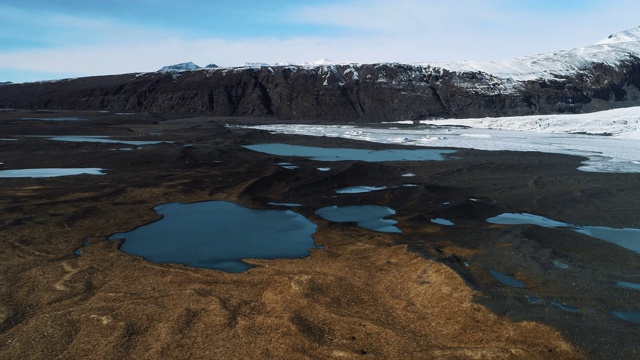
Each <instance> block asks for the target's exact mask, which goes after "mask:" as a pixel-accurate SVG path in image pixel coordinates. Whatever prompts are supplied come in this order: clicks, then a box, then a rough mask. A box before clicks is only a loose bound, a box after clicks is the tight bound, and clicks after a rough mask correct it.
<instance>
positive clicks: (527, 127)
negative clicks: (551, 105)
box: [420, 107, 640, 147]
mask: <svg viewBox="0 0 640 360" xmlns="http://www.w3.org/2000/svg"><path fill="white" fill-rule="evenodd" d="M420 124H425V125H457V126H469V127H473V128H479V129H500V130H518V131H536V132H544V133H565V134H571V133H581V134H588V135H603V134H605V135H609V136H613V137H616V138H624V139H638V140H640V107H630V108H622V109H613V110H607V111H600V112H595V113H589V114H562V115H531V116H508V117H499V118H476V119H473V118H471V119H446V120H422V121H420ZM466 136H481V135H480V134H469V135H466ZM483 136H486V135H483ZM638 146H639V147H640V144H639V145H638Z"/></svg>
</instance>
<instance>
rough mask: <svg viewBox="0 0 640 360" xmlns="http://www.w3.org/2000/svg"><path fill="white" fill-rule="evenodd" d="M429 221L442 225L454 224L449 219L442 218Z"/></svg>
mask: <svg viewBox="0 0 640 360" xmlns="http://www.w3.org/2000/svg"><path fill="white" fill-rule="evenodd" d="M431 222H432V223H434V224H438V225H444V226H454V225H455V224H454V223H453V222H451V221H450V220H447V219H442V218H435V219H431Z"/></svg>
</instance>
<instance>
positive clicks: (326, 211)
mask: <svg viewBox="0 0 640 360" xmlns="http://www.w3.org/2000/svg"><path fill="white" fill-rule="evenodd" d="M395 213H396V212H395V210H393V209H391V208H388V207H386V206H377V205H352V206H345V207H337V206H328V207H324V208H322V209H320V210H318V211H316V214H317V215H318V216H320V217H322V218H323V219H325V220H329V221H333V222H356V223H357V224H358V226H360V227H361V228H365V229H369V230H373V231H379V232H390V233H401V232H402V231H400V229H398V228H397V227H395V226H394V225H395V224H397V223H398V222H397V221H395V220H392V219H385V217H387V216H389V215H393V214H395Z"/></svg>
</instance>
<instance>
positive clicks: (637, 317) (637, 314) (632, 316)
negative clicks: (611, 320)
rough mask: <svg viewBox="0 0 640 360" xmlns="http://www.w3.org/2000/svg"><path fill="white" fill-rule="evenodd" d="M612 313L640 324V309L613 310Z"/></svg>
mask: <svg viewBox="0 0 640 360" xmlns="http://www.w3.org/2000/svg"><path fill="white" fill-rule="evenodd" d="M611 315H613V316H615V317H617V318H619V319H622V320H625V321H629V322H632V323H636V324H640V311H612V312H611Z"/></svg>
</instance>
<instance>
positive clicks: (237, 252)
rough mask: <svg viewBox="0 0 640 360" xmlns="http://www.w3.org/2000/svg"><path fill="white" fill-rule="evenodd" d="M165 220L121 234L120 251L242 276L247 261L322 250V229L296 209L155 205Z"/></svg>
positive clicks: (114, 237)
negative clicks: (317, 237) (318, 236)
mask: <svg viewBox="0 0 640 360" xmlns="http://www.w3.org/2000/svg"><path fill="white" fill-rule="evenodd" d="M154 210H155V211H156V213H158V214H160V215H162V216H163V218H162V219H160V220H158V221H155V222H152V223H150V224H147V225H143V226H140V227H138V228H136V229H134V230H131V231H128V232H122V233H116V234H113V235H111V236H110V237H109V239H110V240H117V239H124V242H123V244H122V245H121V247H120V250H122V251H124V252H126V253H128V254H132V255H137V256H141V257H143V258H145V259H147V260H151V261H155V262H160V263H178V264H183V265H188V266H193V267H199V268H208V269H216V270H222V271H226V272H234V273H237V272H242V271H245V270H248V269H250V268H251V265H249V264H247V263H245V262H243V261H242V260H243V259H252V258H256V259H283V258H301V257H305V256H308V255H309V254H310V253H309V249H311V248H321V247H319V246H317V245H316V244H315V241H314V239H313V237H312V235H313V234H314V233H315V232H316V229H317V226H316V224H314V223H312V222H311V221H309V220H307V219H306V218H305V217H304V216H302V215H300V214H298V213H295V212H293V211H291V210H257V209H250V208H246V207H243V206H241V205H238V204H234V203H231V202H227V201H207V202H198V203H190V204H183V203H169V204H163V205H159V206H156V207H154Z"/></svg>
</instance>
